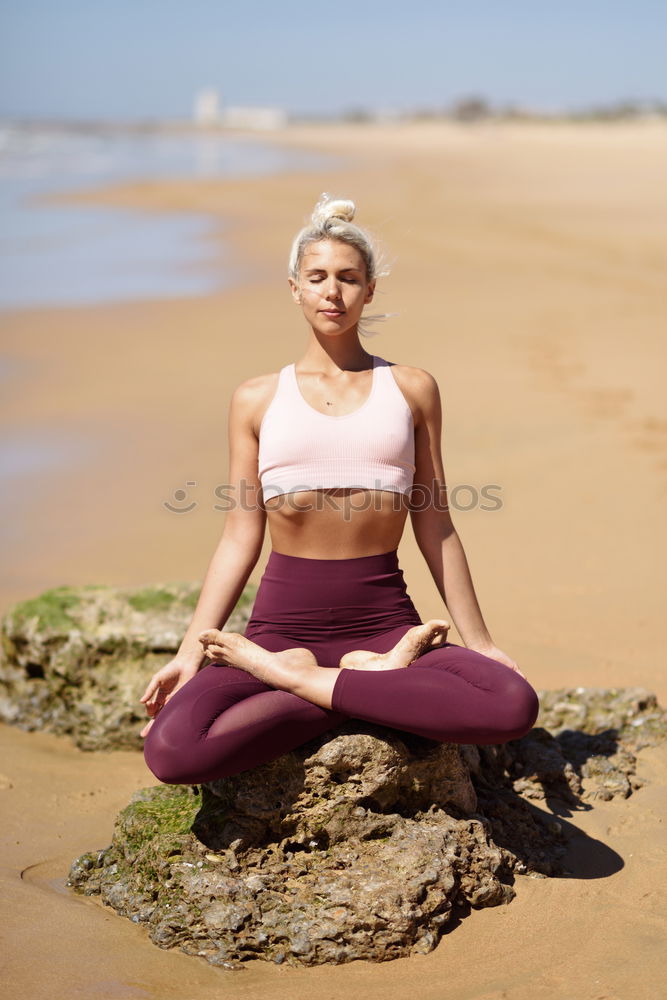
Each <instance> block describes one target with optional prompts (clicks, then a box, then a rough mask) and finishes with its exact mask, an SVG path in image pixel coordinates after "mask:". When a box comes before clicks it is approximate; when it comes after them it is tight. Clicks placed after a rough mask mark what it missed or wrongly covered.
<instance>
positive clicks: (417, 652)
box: [339, 618, 449, 670]
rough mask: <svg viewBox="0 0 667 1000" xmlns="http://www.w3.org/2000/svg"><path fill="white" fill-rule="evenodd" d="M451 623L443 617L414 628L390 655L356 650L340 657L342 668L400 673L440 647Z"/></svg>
mask: <svg viewBox="0 0 667 1000" xmlns="http://www.w3.org/2000/svg"><path fill="white" fill-rule="evenodd" d="M448 631H449V622H447V621H445V620H444V618H431V619H430V620H429V621H427V622H424V624H423V625H415V627H414V628H411V629H410V630H409V631H408V632H406V633H405V635H404V636H403V637H402V638H401V639H399V641H398V642H397V643H396V645H395V646H394V648H393V649H390V650H389V652H388V653H372V652H370V650H368V649H354V650H352V652H351V653H346V654H345V656H343V657H341V660H340V663H339V666H340V667H347V668H348V669H350V670H397V669H399V668H400V667H407V666H408V664H409V663H412V661H413V660H416V659H417V657H418V656H421V654H422V653H425V652H426V651H427V650H428V649H434V648H435V647H436V646H441V645H442V643H443V642H444V641H445V640H446V638H447V632H448Z"/></svg>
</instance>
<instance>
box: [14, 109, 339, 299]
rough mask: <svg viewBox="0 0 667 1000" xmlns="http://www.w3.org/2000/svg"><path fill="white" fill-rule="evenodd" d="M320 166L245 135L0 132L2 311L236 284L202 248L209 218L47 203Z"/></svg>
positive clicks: (206, 245) (214, 254) (211, 244)
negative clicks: (161, 183) (104, 190)
mask: <svg viewBox="0 0 667 1000" xmlns="http://www.w3.org/2000/svg"><path fill="white" fill-rule="evenodd" d="M325 162H327V161H326V160H325V158H324V157H322V156H318V155H317V154H309V153H306V152H301V151H294V150H290V149H282V148H280V147H279V146H278V145H272V144H271V142H270V141H269V140H263V139H259V138H257V137H255V136H252V137H248V138H242V137H236V136H235V137H231V136H227V135H224V134H220V133H197V132H194V131H182V132H159V131H145V132H140V131H133V132H122V131H117V130H108V129H107V130H104V129H99V130H95V129H93V128H91V129H87V130H73V129H66V128H57V127H55V126H54V127H52V128H47V127H40V128H37V127H34V126H22V127H21V126H17V125H11V124H5V125H2V124H0V310H2V309H4V310H7V309H22V308H30V307H35V306H37V307H41V306H66V305H85V304H94V303H101V302H114V301H122V300H128V299H142V298H165V297H182V296H188V295H205V294H207V293H210V292H213V291H216V290H218V289H221V288H224V287H225V286H227V285H229V284H230V283H233V281H234V279H235V274H234V273H233V270H232V265H231V263H230V264H228V266H227V267H226V268H225V269H223V268H221V267H220V263H219V262H220V255H219V243H218V242H215V241H212V240H211V239H210V237H211V234H212V233H213V231H214V226H215V228H216V231H219V228H220V221H219V220H217V219H216V220H213V219H212V218H211V217H210V216H207V215H205V214H198V213H195V212H152V211H151V212H142V211H139V210H137V211H129V210H123V209H119V208H115V207H106V206H95V205H91V204H66V203H64V202H63V203H50V202H49V201H48V197H49V196H50V195H53V194H65V195H66V194H67V193H68V192H74V191H77V190H81V189H91V188H100V187H104V186H106V185H111V184H115V183H121V182H130V181H145V180H152V179H159V178H206V177H208V178H211V177H223V176H224V177H241V176H250V175H258V174H270V173H277V172H280V171H285V170H291V169H300V170H301V169H313V168H317V167H321V166H322V165H323V164H324V163H325Z"/></svg>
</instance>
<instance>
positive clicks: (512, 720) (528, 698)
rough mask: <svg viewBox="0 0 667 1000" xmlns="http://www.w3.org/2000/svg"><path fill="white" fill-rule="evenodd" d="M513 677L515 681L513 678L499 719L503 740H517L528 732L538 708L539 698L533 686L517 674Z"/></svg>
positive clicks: (533, 722) (533, 723) (535, 717)
mask: <svg viewBox="0 0 667 1000" xmlns="http://www.w3.org/2000/svg"><path fill="white" fill-rule="evenodd" d="M515 677H516V681H514V678H513V683H512V684H511V686H510V689H509V692H508V693H507V696H506V699H505V704H504V711H503V717H502V720H501V726H502V732H503V742H508V741H509V740H518V739H519V738H520V737H521V736H525V735H526V733H528V732H530V730H531V729H532V728H533V726H534V725H535V721H536V719H537V716H538V713H539V710H540V702H539V698H538V697H537V692H536V691H535V690H534V688H532V687H531V685H530V684H529V683H528V681H526V680H524V678H523V677H520V676H519V675H518V674H516V675H515Z"/></svg>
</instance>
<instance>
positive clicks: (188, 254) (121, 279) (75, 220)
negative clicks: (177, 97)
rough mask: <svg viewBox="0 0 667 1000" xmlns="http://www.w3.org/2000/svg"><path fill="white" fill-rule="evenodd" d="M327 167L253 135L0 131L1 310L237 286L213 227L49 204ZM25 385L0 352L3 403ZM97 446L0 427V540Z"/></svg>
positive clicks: (196, 220)
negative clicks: (77, 196) (33, 496)
mask: <svg viewBox="0 0 667 1000" xmlns="http://www.w3.org/2000/svg"><path fill="white" fill-rule="evenodd" d="M327 162H330V160H329V158H327V159H325V158H324V157H321V156H317V155H316V154H308V153H304V152H299V151H292V150H289V149H281V148H280V147H279V146H277V145H272V144H271V142H270V141H267V140H263V139H259V138H256V137H254V136H253V137H249V138H247V139H244V138H237V137H230V136H226V135H221V134H203V133H200V134H198V133H195V132H182V133H175V132H174V133H160V132H148V131H147V132H137V131H133V132H126V133H123V132H120V131H110V130H102V129H99V130H95V129H88V130H86V131H74V130H71V129H65V128H57V127H49V128H46V127H40V128H37V127H34V126H24V127H19V126H16V125H10V124H5V125H3V124H2V123H0V310H16V309H25V308H34V307H49V306H56V307H58V306H77V305H86V304H95V303H104V302H118V301H124V300H131V299H146V298H166V297H174V296H177V297H183V296H197V295H204V294H207V293H210V292H214V291H216V290H218V289H221V288H224V287H226V286H228V285H229V284H231V283H233V282H234V280H235V277H236V276H235V273H234V271H233V268H232V265H231V263H229V264H228V265H227V267H225V268H224V269H223V268H221V266H220V258H221V254H220V241H219V240H217V239H216V240H212V239H211V234H212V233H213V232H214V228H215V232H216V234H217V233H218V232H219V231H220V220H219V219H215V220H214V219H212V217H210V216H207V215H205V214H197V213H194V212H173V213H172V212H152V211H151V212H142V211H129V210H121V209H118V208H115V207H105V206H95V205H90V204H67V203H66V202H62V203H51V202H49V201H48V197H49V196H50V195H53V194H56V195H57V194H63V193H64V194H67V193H68V192H75V191H78V190H81V189H97V188H101V187H104V186H106V185H110V184H115V183H122V182H130V181H145V180H151V179H156V178H211V177H241V176H250V175H261V174H270V173H277V172H281V171H285V170H291V169H299V170H303V169H318V168H321V167H322V166H323V165H324V164H325V163H327ZM223 232H224V222H223ZM223 260H224V254H223ZM25 378H30V365H29V364H26V363H25V362H23V361H21V360H20V359H18V358H15V357H8V356H7V355H6V354H3V352H2V347H1V346H0V397H2V396H3V395H6V394H8V393H9V392H11V391H15V387H16V386H17V385H19V384H20V382H21V379H25ZM95 447H96V442H95V441H94V440H93V439H92V436H89V435H87V434H86V432H85V429H84V428H82V429H81V430H80V432H79V433H75V431H74V430H71V429H70V431H68V432H64V431H62V430H60V429H55V428H48V427H31V428H18V427H10V426H7V425H6V424H5V426H4V427H3V426H0V480H1V481H2V489H1V490H0V540H2V541H3V542H4V543H5V544H6V543H7V541H8V538H9V536H10V535H12V534H16V532H17V531H18V532H19V534H20V530H19V527H18V519H19V513H20V511H21V509H22V505H23V503H24V500H25V498H26V495H27V493H26V491H29V490H30V489H33V488H36V487H37V485H38V484H39V483H40V482H41V480H40V478H39V477H40V475H42V474H45V473H48V472H49V471H50V470H55V469H63V468H67V467H71V466H72V465H73V464H85V462H86V460H87V458H88V457H89V456H90V455H91V454H92V451H93V449H94V448H95ZM26 530H27V529H26ZM14 572H17V570H14Z"/></svg>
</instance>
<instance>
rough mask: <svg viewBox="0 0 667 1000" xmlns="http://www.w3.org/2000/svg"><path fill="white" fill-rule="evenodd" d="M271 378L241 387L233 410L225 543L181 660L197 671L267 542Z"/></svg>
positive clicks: (205, 586) (207, 578)
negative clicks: (259, 432)
mask: <svg viewBox="0 0 667 1000" xmlns="http://www.w3.org/2000/svg"><path fill="white" fill-rule="evenodd" d="M266 385H267V380H266V377H262V378H259V379H251V380H249V381H248V382H244V383H243V384H242V385H240V386H239V387H238V388H237V389H236V391H235V392H234V394H233V396H232V400H231V403H230V408H229V425H228V427H229V484H230V487H231V492H230V493H229V494H228V496H229V501H230V503H231V504H232V505H233V506H232V507H231V509H230V510H228V511H227V513H226V515H225V526H224V529H223V533H222V536H221V538H220V541H219V543H218V545H217V548H216V549H215V551H214V553H213V556H212V557H211V560H210V562H209V565H208V569H207V571H206V575H205V577H204V582H203V584H202V588H201V592H200V594H199V600H198V601H197V606H196V608H195V611H194V615H193V617H192V621H191V622H190V625H189V626H188V629H187V632H186V633H185V635H184V637H183V641H182V642H181V645H180V647H179V650H178V653H177V654H176V659H178V660H179V661H180V662H182V663H183V664H184V665H185V666H187V667H191V668H194V672H196V671H197V670H198V669H199V667H201V666H202V665H203V664H205V663H207V662H208V661H207V660H206V658H205V656H204V650H203V648H202V645H201V643H200V642H199V640H198V638H197V637H198V636H199V633H200V632H202V631H203V630H204V629H207V628H222V627H223V626H224V624H225V622H226V621H227V619H228V618H229V616H230V614H231V613H232V611H233V610H234V607H235V606H236V602H237V601H238V599H239V597H240V596H241V593H242V591H243V588H244V587H245V585H246V583H247V582H248V577H249V576H250V574H251V572H252V570H253V567H254V566H255V564H256V563H257V560H258V559H259V555H260V552H261V549H262V542H263V539H264V528H265V523H266V514H265V511H264V509H263V507H262V506H261V505H260V503H259V496H260V494H259V488H260V483H259V479H258V473H257V450H258V439H257V436H256V433H255V424H256V416H257V409H258V403H259V404H261V403H262V401H263V396H264V395H266V392H265V389H266Z"/></svg>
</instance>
